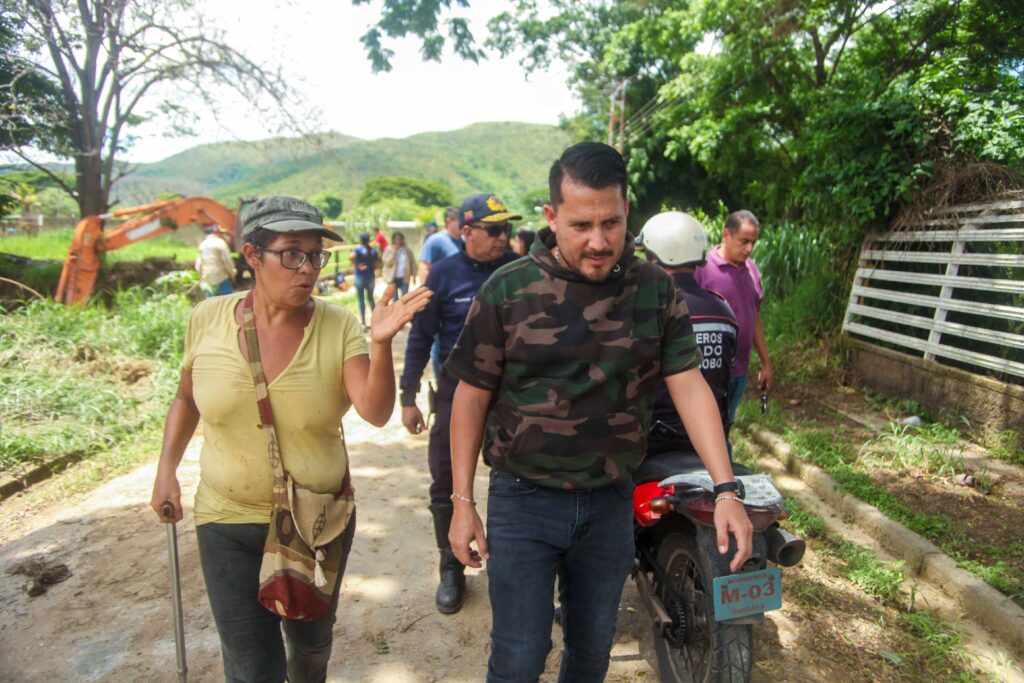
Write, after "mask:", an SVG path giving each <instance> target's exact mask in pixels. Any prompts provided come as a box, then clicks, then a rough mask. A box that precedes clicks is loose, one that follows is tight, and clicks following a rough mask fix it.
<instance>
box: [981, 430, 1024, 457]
mask: <svg viewBox="0 0 1024 683" xmlns="http://www.w3.org/2000/svg"><path fill="white" fill-rule="evenodd" d="M989 455H991V456H992V457H993V458H998V459H999V460H1005V461H1006V462H1010V463H1013V464H1015V465H1024V441H1022V440H1021V437H1020V434H1018V433H1017V432H1015V431H1014V430H1012V429H1007V430H1006V431H1005V432H1000V433H999V438H998V439H997V440H996V445H995V447H994V448H991V449H989Z"/></svg>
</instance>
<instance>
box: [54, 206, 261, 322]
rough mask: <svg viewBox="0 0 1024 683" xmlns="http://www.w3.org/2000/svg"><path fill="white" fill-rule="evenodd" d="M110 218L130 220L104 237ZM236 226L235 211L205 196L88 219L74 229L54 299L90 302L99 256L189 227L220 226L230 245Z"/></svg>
mask: <svg viewBox="0 0 1024 683" xmlns="http://www.w3.org/2000/svg"><path fill="white" fill-rule="evenodd" d="M239 209H241V207H239ZM110 218H127V219H128V220H126V221H125V222H124V223H122V224H121V225H119V226H117V228H115V229H114V230H112V231H110V232H109V233H106V234H104V232H103V221H105V220H108V219H110ZM235 223H236V214H235V212H234V211H232V210H231V209H229V208H227V207H226V206H224V205H223V204H220V203H219V202H215V201H214V200H212V199H208V198H206V197H183V198H181V199H173V200H169V201H163V202H154V203H152V204H146V205H145V206H133V207H131V208H127V209H119V210H117V211H113V212H111V213H105V214H102V215H99V216H86V217H85V218H83V219H82V220H81V221H79V223H78V226H77V227H76V228H75V237H74V239H73V240H72V242H71V248H70V249H69V250H68V257H67V259H65V261H64V270H63V271H61V274H60V284H58V285H57V295H56V297H55V298H56V300H57V301H61V302H64V303H65V304H68V305H71V304H79V305H81V304H84V303H85V302H86V301H88V300H89V296H90V295H91V294H92V289H93V286H94V285H95V284H96V276H97V274H98V272H99V269H100V263H101V260H100V256H101V254H103V253H104V252H108V251H114V250H115V249H120V248H121V247H124V246H127V245H129V244H134V243H135V242H140V241H142V240H145V239H149V238H151V237H156V236H157V235H162V234H164V233H165V232H170V231H171V230H177V229H178V228H179V227H182V226H185V225H190V224H199V225H202V226H209V225H219V226H221V227H222V228H224V229H225V230H227V231H228V233H229V234H230V236H231V240H230V242H231V243H234V238H235V231H236V228H237V226H236V224H235Z"/></svg>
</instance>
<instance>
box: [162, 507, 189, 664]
mask: <svg viewBox="0 0 1024 683" xmlns="http://www.w3.org/2000/svg"><path fill="white" fill-rule="evenodd" d="M160 514H162V515H163V516H164V518H165V519H173V518H174V505H172V504H171V503H170V502H166V503H164V504H163V507H161V508H160ZM167 561H168V563H169V565H170V570H171V606H172V607H173V608H174V646H175V649H176V650H177V652H178V680H179V681H182V683H184V682H185V681H187V680H188V665H187V664H186V663H185V617H184V616H183V615H182V613H181V579H180V578H179V576H178V530H177V528H176V525H175V523H174V522H171V523H170V524H168V525H167Z"/></svg>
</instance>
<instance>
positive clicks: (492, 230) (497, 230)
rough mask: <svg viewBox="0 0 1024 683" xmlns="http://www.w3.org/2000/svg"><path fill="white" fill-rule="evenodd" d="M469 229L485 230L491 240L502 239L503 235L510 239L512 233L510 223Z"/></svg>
mask: <svg viewBox="0 0 1024 683" xmlns="http://www.w3.org/2000/svg"><path fill="white" fill-rule="evenodd" d="M469 227H471V228H473V229H474V230H483V231H484V232H486V233H487V236H488V237H490V238H495V237H501V236H502V235H505V236H506V237H508V236H509V234H511V232H512V226H511V225H509V224H508V223H496V224H495V225H470V226H469Z"/></svg>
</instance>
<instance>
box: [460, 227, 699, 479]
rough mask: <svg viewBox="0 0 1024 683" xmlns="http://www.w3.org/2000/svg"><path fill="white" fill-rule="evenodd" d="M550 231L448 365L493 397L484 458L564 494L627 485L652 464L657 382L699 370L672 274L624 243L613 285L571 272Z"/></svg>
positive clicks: (499, 287) (493, 285) (487, 296)
mask: <svg viewBox="0 0 1024 683" xmlns="http://www.w3.org/2000/svg"><path fill="white" fill-rule="evenodd" d="M552 246H554V235H553V234H552V233H551V231H550V229H547V228H545V229H544V230H542V231H540V233H539V234H538V236H537V239H536V240H535V241H534V243H533V247H532V248H531V249H530V254H529V256H528V257H526V258H521V259H519V260H517V261H515V262H513V263H510V264H508V265H507V266H504V267H502V268H500V269H499V270H498V271H497V272H495V273H494V275H493V276H492V277H491V279H489V280H488V281H487V282H486V283H485V284H484V286H483V287H482V288H481V289H480V294H479V295H478V296H477V300H476V302H474V304H473V307H472V309H471V310H470V312H469V318H468V319H467V320H466V327H465V329H464V330H463V332H462V335H461V336H460V337H459V341H458V343H457V344H456V346H455V349H454V350H453V351H452V353H451V356H450V357H449V358H448V362H447V364H446V365H445V372H448V373H450V374H452V375H453V376H455V377H457V378H458V379H460V380H462V381H465V382H467V383H469V384H471V385H473V386H475V387H478V388H481V389H485V390H487V391H491V392H494V399H493V403H492V405H491V407H490V409H489V410H488V412H487V419H486V424H485V426H484V456H485V458H486V459H487V462H488V463H489V464H490V465H491V466H492V467H494V468H495V469H498V470H502V471H505V472H508V473H510V474H512V475H514V476H516V477H520V478H523V479H527V480H529V481H533V482H535V483H537V484H540V485H541V486H547V487H551V488H558V489H566V490H573V489H595V488H599V487H603V486H607V485H609V484H612V483H614V482H618V481H625V480H626V479H627V478H628V477H629V473H630V471H631V470H632V469H634V468H635V467H636V466H637V465H638V464H639V463H640V461H641V460H643V457H644V454H645V451H646V447H647V431H648V428H649V427H650V424H651V409H652V406H653V403H654V388H655V386H656V384H657V382H658V380H659V379H660V378H661V377H662V376H663V375H664V376H668V375H672V374H675V373H679V372H683V371H685V370H689V369H691V368H695V367H697V366H698V365H700V361H701V358H700V353H699V352H698V351H697V346H696V340H695V339H694V336H693V330H692V328H691V325H690V318H689V316H688V315H687V311H686V304H685V303H684V302H683V298H682V295H680V294H679V290H678V288H677V287H676V285H675V283H674V282H673V281H672V278H671V277H669V275H668V274H667V273H666V272H665V271H664V270H662V269H661V268H659V267H658V266H656V265H654V264H653V263H649V262H647V261H644V260H642V259H637V258H636V257H635V256H634V255H633V254H632V253H630V252H631V250H626V252H625V253H624V254H623V256H622V258H621V259H620V260H619V262H618V263H617V264H616V265H615V266H614V268H613V269H612V271H611V273H610V274H609V276H608V278H607V279H606V280H604V281H603V282H591V281H589V280H587V279H585V278H584V277H582V276H581V275H579V274H577V273H575V272H573V271H570V270H567V269H565V268H563V267H562V266H561V265H559V263H558V262H557V261H556V260H555V257H554V256H553V255H552V254H551V251H550V248H551V247H552Z"/></svg>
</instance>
